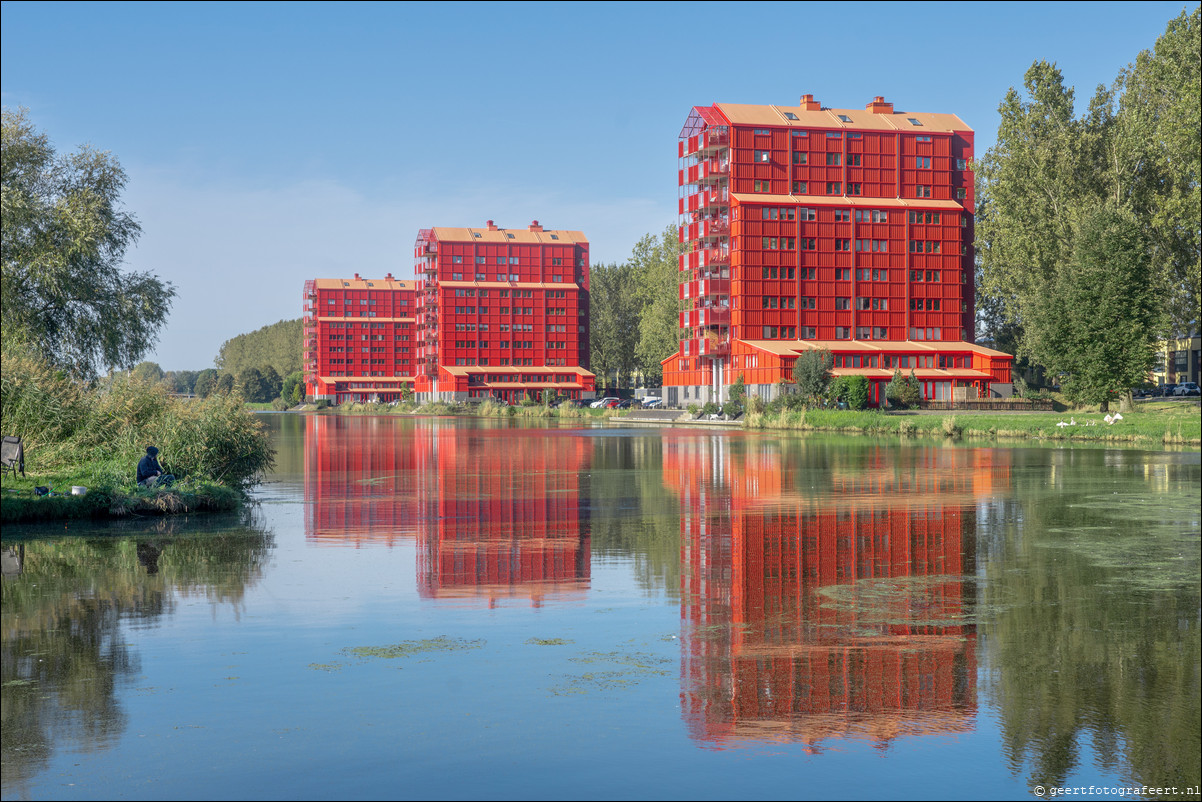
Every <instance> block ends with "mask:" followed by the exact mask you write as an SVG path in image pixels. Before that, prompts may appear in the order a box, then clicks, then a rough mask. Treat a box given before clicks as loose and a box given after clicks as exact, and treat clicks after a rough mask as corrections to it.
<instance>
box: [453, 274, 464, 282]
mask: <svg viewBox="0 0 1202 802" xmlns="http://www.w3.org/2000/svg"><path fill="white" fill-rule="evenodd" d="M451 281H463V274H462V273H452V274H451Z"/></svg>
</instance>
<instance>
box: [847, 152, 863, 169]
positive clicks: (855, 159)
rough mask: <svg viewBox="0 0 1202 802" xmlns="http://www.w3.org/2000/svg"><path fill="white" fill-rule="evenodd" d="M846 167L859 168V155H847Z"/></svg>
mask: <svg viewBox="0 0 1202 802" xmlns="http://www.w3.org/2000/svg"><path fill="white" fill-rule="evenodd" d="M847 166H848V167H859V166H860V154H858V153H851V154H848V156H847Z"/></svg>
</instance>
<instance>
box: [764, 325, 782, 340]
mask: <svg viewBox="0 0 1202 802" xmlns="http://www.w3.org/2000/svg"><path fill="white" fill-rule="evenodd" d="M778 331H779V330H778V329H777V327H776V326H764V339H765V340H775V339H776V337H777V333H778Z"/></svg>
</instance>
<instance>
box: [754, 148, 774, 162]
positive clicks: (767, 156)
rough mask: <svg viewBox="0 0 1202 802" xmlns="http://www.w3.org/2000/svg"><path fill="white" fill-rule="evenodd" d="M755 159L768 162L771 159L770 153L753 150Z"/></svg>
mask: <svg viewBox="0 0 1202 802" xmlns="http://www.w3.org/2000/svg"><path fill="white" fill-rule="evenodd" d="M755 160H756V161H757V162H770V161H772V154H771V153H770V152H769V151H766V150H757V151H756V152H755Z"/></svg>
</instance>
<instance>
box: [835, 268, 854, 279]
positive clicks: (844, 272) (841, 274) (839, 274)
mask: <svg viewBox="0 0 1202 802" xmlns="http://www.w3.org/2000/svg"><path fill="white" fill-rule="evenodd" d="M835 281H851V268H850V267H838V268H835Z"/></svg>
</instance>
